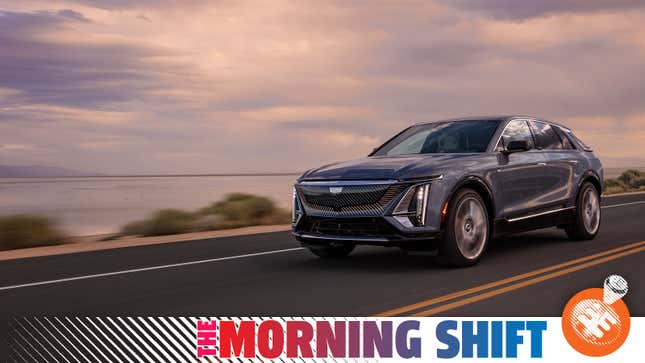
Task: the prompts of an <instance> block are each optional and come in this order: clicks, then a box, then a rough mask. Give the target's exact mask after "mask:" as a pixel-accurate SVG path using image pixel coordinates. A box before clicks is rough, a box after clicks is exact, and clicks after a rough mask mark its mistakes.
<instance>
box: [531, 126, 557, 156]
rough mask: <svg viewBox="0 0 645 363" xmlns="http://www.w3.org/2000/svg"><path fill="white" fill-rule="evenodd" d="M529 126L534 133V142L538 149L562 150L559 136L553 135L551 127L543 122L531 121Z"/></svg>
mask: <svg viewBox="0 0 645 363" xmlns="http://www.w3.org/2000/svg"><path fill="white" fill-rule="evenodd" d="M531 126H532V127H533V132H534V133H535V141H536V144H537V148H538V149H542V150H558V149H562V148H563V145H562V140H561V139H560V136H558V134H556V133H555V131H554V130H553V128H552V127H551V125H549V124H547V123H544V122H539V121H531Z"/></svg>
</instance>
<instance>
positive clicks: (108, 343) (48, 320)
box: [6, 317, 219, 363]
mask: <svg viewBox="0 0 645 363" xmlns="http://www.w3.org/2000/svg"><path fill="white" fill-rule="evenodd" d="M203 319H206V318H203ZM197 320H199V318H179V317H21V318H17V317H15V318H12V319H11V320H10V321H9V334H8V337H7V342H6V347H7V361H8V362H20V363H33V362H66V363H73V362H78V363H81V362H129V363H148V362H158V363H166V362H211V363H212V362H216V361H219V360H216V359H213V358H210V357H204V358H202V359H197V356H196V354H195V352H196V348H197V347H196V324H197Z"/></svg>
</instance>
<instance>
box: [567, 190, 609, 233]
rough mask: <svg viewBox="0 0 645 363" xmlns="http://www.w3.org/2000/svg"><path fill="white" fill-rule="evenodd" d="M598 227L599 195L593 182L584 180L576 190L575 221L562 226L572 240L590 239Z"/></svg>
mask: <svg viewBox="0 0 645 363" xmlns="http://www.w3.org/2000/svg"><path fill="white" fill-rule="evenodd" d="M599 229H600V197H599V196H598V190H597V189H596V187H594V186H593V184H591V183H589V182H584V183H583V184H582V186H581V187H580V192H578V198H577V201H576V215H575V221H574V222H573V223H572V224H569V225H567V226H565V227H564V230H565V232H567V236H569V238H570V239H573V240H590V239H593V238H594V237H596V234H598V230H599Z"/></svg>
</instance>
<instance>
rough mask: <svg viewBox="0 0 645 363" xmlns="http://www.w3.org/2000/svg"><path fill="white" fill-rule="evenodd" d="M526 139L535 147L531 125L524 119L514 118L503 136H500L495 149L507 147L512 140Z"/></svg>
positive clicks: (499, 149)
mask: <svg viewBox="0 0 645 363" xmlns="http://www.w3.org/2000/svg"><path fill="white" fill-rule="evenodd" d="M514 140H526V141H527V142H528V144H529V146H531V147H533V137H532V136H531V130H530V129H529V125H528V124H527V123H526V121H524V120H513V121H511V122H509V123H508V124H507V125H506V128H505V129H504V133H503V134H502V137H500V138H499V142H498V143H497V147H496V148H495V150H497V151H501V150H504V149H505V148H506V145H508V143H509V142H510V141H514Z"/></svg>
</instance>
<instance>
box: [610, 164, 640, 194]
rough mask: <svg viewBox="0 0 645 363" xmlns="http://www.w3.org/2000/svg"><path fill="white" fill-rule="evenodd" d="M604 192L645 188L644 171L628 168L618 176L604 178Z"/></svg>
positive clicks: (613, 192)
mask: <svg viewBox="0 0 645 363" xmlns="http://www.w3.org/2000/svg"><path fill="white" fill-rule="evenodd" d="M604 189H605V194H617V193H626V192H637V191H643V190H645V173H644V172H641V171H639V170H635V169H629V170H627V171H625V172H623V173H622V174H620V176H618V178H615V179H614V178H610V179H605V181H604Z"/></svg>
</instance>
